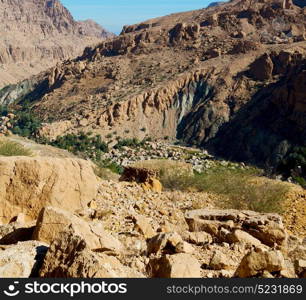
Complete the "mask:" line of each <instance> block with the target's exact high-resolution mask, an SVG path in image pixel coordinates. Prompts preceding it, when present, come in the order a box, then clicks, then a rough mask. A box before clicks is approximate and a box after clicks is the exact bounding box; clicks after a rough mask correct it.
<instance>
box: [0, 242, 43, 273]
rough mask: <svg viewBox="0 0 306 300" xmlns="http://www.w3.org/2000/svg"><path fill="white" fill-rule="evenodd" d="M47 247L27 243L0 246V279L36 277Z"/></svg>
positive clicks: (38, 243)
mask: <svg viewBox="0 0 306 300" xmlns="http://www.w3.org/2000/svg"><path fill="white" fill-rule="evenodd" d="M47 250H48V247H47V246H46V245H45V244H44V243H40V242H35V241H29V242H20V243H18V244H15V245H10V246H5V247H3V246H0V278H29V277H30V276H37V275H38V271H39V269H40V267H41V264H42V262H43V259H44V256H45V254H46V252H47Z"/></svg>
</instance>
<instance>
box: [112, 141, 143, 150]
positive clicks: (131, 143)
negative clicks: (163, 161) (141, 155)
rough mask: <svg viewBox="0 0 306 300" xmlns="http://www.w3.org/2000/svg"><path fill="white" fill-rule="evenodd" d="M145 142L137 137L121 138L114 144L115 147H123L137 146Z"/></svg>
mask: <svg viewBox="0 0 306 300" xmlns="http://www.w3.org/2000/svg"><path fill="white" fill-rule="evenodd" d="M142 144H143V143H142V142H141V141H139V140H138V139H136V138H133V139H123V140H119V141H118V143H117V144H116V145H115V146H114V148H115V149H119V150H120V149H122V148H123V147H131V148H137V147H139V146H141V145H142Z"/></svg>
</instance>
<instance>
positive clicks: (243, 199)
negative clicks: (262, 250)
mask: <svg viewBox="0 0 306 300" xmlns="http://www.w3.org/2000/svg"><path fill="white" fill-rule="evenodd" d="M262 174H263V172H262V171H261V170H259V169H256V168H248V169H238V168H237V169H228V168H226V167H215V168H212V169H210V170H207V171H205V172H203V173H194V174H187V173H186V174H175V173H173V174H170V176H169V175H167V176H161V182H162V184H163V186H164V187H165V188H168V189H171V190H184V191H188V190H192V191H198V192H208V193H213V194H215V195H217V196H219V200H220V201H219V203H218V206H220V207H222V208H232V209H249V210H254V211H258V212H279V213H281V212H282V208H281V207H282V206H281V202H282V201H283V200H284V199H285V195H286V193H287V192H288V187H287V186H286V184H284V183H281V182H276V181H272V180H269V179H267V178H264V177H260V176H262Z"/></svg>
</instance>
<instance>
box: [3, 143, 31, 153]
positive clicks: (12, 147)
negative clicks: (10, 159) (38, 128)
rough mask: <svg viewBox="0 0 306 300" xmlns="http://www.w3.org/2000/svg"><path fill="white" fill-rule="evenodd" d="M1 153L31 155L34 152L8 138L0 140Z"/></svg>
mask: <svg viewBox="0 0 306 300" xmlns="http://www.w3.org/2000/svg"><path fill="white" fill-rule="evenodd" d="M0 155H2V156H31V155H32V152H31V151H30V150H29V149H27V148H25V147H23V146H22V145H20V144H18V143H16V142H13V141H8V140H1V141H0Z"/></svg>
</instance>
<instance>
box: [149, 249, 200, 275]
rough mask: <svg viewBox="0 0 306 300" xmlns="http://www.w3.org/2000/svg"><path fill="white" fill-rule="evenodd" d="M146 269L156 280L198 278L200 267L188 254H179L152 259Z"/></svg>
mask: <svg viewBox="0 0 306 300" xmlns="http://www.w3.org/2000/svg"><path fill="white" fill-rule="evenodd" d="M148 269H149V270H150V272H151V275H152V277H157V278H200V277H201V265H200V263H199V262H198V260H197V259H196V258H195V257H193V256H192V255H190V254H186V253H179V254H174V255H165V256H163V257H161V258H159V259H152V260H151V261H150V263H149V266H148Z"/></svg>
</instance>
